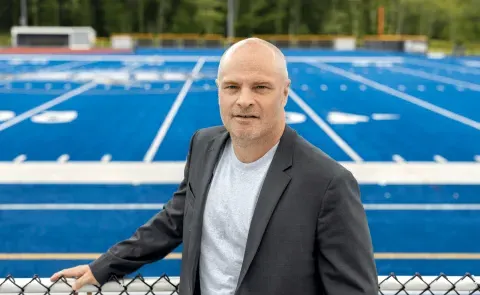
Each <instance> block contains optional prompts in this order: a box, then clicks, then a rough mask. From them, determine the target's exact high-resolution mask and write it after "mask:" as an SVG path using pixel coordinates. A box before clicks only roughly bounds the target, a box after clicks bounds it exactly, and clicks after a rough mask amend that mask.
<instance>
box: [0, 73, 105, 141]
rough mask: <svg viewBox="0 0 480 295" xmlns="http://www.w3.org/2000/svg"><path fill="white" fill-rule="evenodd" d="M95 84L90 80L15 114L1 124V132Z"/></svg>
mask: <svg viewBox="0 0 480 295" xmlns="http://www.w3.org/2000/svg"><path fill="white" fill-rule="evenodd" d="M95 86H97V83H96V82H89V83H87V84H84V85H82V86H80V87H78V88H76V89H74V90H71V91H69V92H67V93H64V94H62V95H60V96H59V97H57V98H54V99H52V100H49V101H47V102H46V103H44V104H41V105H39V106H37V107H35V108H33V109H30V110H28V111H26V112H24V113H22V114H20V115H18V116H15V117H13V118H12V119H10V120H8V121H5V122H4V123H2V124H0V132H1V131H3V130H5V129H7V128H9V127H12V126H14V125H15V124H18V123H20V122H22V121H24V120H26V119H28V118H30V117H32V116H34V115H36V114H38V113H40V112H42V111H45V110H47V109H49V108H51V107H54V106H56V105H58V104H61V103H62V102H64V101H66V100H69V99H70V98H72V97H74V96H77V95H79V94H82V93H84V92H86V91H88V90H90V89H92V88H94V87H95Z"/></svg>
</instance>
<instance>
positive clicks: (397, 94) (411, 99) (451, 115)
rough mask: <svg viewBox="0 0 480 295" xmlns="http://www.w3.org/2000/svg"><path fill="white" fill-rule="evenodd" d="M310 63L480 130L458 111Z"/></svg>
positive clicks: (477, 123) (324, 65)
mask: <svg viewBox="0 0 480 295" xmlns="http://www.w3.org/2000/svg"><path fill="white" fill-rule="evenodd" d="M309 64H310V65H312V66H314V67H317V68H320V69H323V70H325V71H329V72H331V73H334V74H337V75H339V76H343V77H345V78H348V79H350V80H352V81H356V82H359V83H363V84H365V85H368V86H370V87H372V88H375V89H377V90H380V91H382V92H385V93H387V94H390V95H392V96H395V97H398V98H400V99H403V100H405V101H408V102H410V103H413V104H414V105H417V106H419V107H422V108H424V109H427V110H429V111H431V112H434V113H437V114H439V115H442V116H444V117H446V118H449V119H452V120H454V121H457V122H459V123H462V124H464V125H467V126H470V127H473V128H475V129H477V130H480V122H477V121H474V120H472V119H469V118H467V117H464V116H461V115H459V114H457V113H454V112H452V111H449V110H447V109H444V108H441V107H439V106H437V105H434V104H432V103H429V102H426V101H424V100H421V99H419V98H417V97H414V96H411V95H408V94H406V93H403V92H401V91H398V90H395V89H393V88H391V87H388V86H386V85H384V84H380V83H378V82H376V81H373V80H370V79H367V78H365V77H363V76H360V75H357V74H352V73H350V72H348V71H345V70H343V69H340V68H337V67H334V66H330V65H326V64H321V63H309Z"/></svg>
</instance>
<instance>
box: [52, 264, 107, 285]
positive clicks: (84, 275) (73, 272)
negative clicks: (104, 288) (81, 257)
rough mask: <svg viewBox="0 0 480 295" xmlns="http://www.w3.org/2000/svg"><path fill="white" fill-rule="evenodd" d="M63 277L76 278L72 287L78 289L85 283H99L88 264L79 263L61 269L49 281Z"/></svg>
mask: <svg viewBox="0 0 480 295" xmlns="http://www.w3.org/2000/svg"><path fill="white" fill-rule="evenodd" d="M62 276H63V277H65V278H76V279H77V280H76V281H75V282H74V283H73V285H72V289H73V290H74V291H78V290H79V289H80V288H82V287H83V286H85V285H97V286H98V285H99V283H98V282H97V280H96V279H95V277H94V276H93V273H92V270H91V269H90V267H89V266H88V265H79V266H76V267H72V268H67V269H63V270H61V271H59V272H57V273H55V274H54V275H53V276H52V277H51V278H50V281H52V282H54V281H57V280H58V279H59V278H60V277H62Z"/></svg>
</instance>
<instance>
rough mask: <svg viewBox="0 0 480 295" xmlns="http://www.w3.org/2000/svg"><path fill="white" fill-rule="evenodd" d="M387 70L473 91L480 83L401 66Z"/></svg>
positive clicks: (477, 89)
mask: <svg viewBox="0 0 480 295" xmlns="http://www.w3.org/2000/svg"><path fill="white" fill-rule="evenodd" d="M387 69H388V70H390V71H392V72H397V73H402V74H407V75H411V76H416V77H420V78H424V79H428V80H431V81H437V82H442V83H446V84H450V85H455V86H459V87H463V88H468V89H471V90H473V91H480V85H478V84H475V83H470V82H465V81H461V80H457V79H452V78H448V77H444V76H440V75H435V74H430V73H426V72H423V71H417V70H412V69H407V68H402V67H392V68H387Z"/></svg>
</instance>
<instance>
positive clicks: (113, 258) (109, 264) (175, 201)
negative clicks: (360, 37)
mask: <svg viewBox="0 0 480 295" xmlns="http://www.w3.org/2000/svg"><path fill="white" fill-rule="evenodd" d="M195 135H196V133H195V134H194V135H193V137H192V139H191V141H190V147H189V151H188V156H187V160H186V163H185V169H184V178H183V180H182V182H181V183H180V185H179V187H178V190H177V191H176V192H175V193H174V194H173V198H172V199H171V200H170V201H169V202H168V203H167V204H166V205H165V206H164V209H163V210H162V211H160V212H158V213H157V214H156V215H155V216H153V217H152V218H151V219H150V220H149V221H148V222H147V223H146V224H144V225H142V226H141V227H139V228H138V229H137V230H136V232H135V233H134V234H133V235H132V236H131V237H130V238H129V239H127V240H124V241H121V242H119V243H117V244H115V245H114V246H112V247H111V248H110V249H109V250H108V251H107V252H106V253H104V254H103V255H102V256H100V257H99V258H98V259H96V260H95V261H93V262H92V263H90V265H89V266H90V269H91V271H92V273H93V275H94V277H95V279H96V280H97V281H98V282H99V283H100V284H101V285H103V284H104V283H105V282H107V280H108V279H109V278H110V276H111V275H113V274H114V275H115V276H118V277H121V276H124V275H127V274H130V273H132V272H134V271H136V270H137V269H139V268H140V267H142V266H143V265H145V264H148V263H152V262H155V261H157V260H160V259H163V258H164V257H165V256H167V255H168V254H169V253H170V252H171V251H173V250H174V249H175V248H176V247H178V246H179V245H180V244H181V243H182V232H183V213H184V204H185V196H186V190H187V182H188V174H189V169H190V157H191V154H192V146H193V140H194V138H195Z"/></svg>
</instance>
